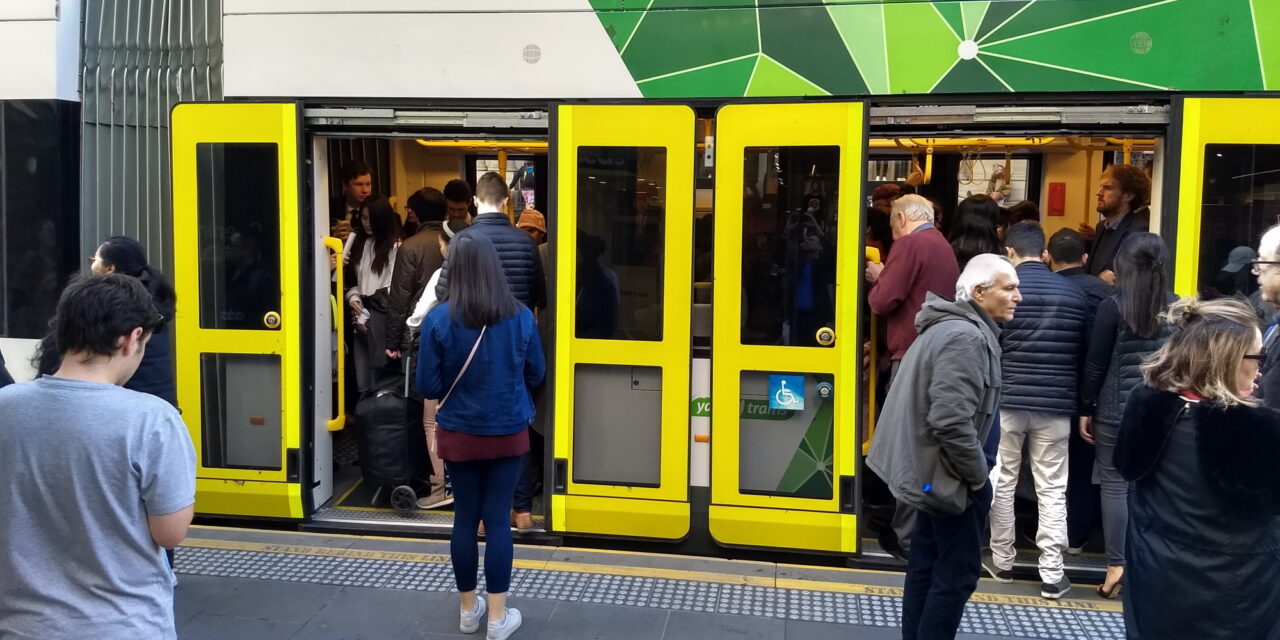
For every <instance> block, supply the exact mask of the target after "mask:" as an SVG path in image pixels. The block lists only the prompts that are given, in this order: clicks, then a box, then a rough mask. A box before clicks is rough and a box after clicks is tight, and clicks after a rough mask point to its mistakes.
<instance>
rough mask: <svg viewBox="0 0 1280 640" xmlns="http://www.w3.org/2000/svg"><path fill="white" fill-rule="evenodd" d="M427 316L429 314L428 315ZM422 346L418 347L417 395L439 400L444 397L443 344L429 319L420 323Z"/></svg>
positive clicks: (437, 330) (434, 325) (438, 332)
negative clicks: (442, 374)
mask: <svg viewBox="0 0 1280 640" xmlns="http://www.w3.org/2000/svg"><path fill="white" fill-rule="evenodd" d="M428 315H429V314H428ZM421 342H422V344H421V345H420V346H419V347H418V372H417V383H418V393H420V394H422V397H424V398H430V399H433V400H439V399H440V398H441V396H443V395H444V392H445V389H444V379H443V377H442V376H441V373H442V372H441V368H443V366H444V344H443V342H442V341H441V336H440V331H439V328H438V327H437V326H436V324H435V323H434V322H431V318H430V317H428V318H426V319H424V320H423V322H422V337H421Z"/></svg>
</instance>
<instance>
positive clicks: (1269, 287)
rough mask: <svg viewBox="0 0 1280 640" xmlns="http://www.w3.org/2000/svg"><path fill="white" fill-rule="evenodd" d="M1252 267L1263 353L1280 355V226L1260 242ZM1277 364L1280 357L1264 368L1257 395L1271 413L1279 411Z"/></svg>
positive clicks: (1267, 232) (1269, 232)
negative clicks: (1260, 319)
mask: <svg viewBox="0 0 1280 640" xmlns="http://www.w3.org/2000/svg"><path fill="white" fill-rule="evenodd" d="M1251 266H1252V267H1253V268H1252V272H1253V275H1254V276H1257V278H1258V290H1257V292H1255V295H1256V296H1257V297H1258V298H1259V300H1257V304H1255V307H1256V308H1260V310H1261V313H1260V314H1259V315H1261V316H1262V327H1263V330H1262V349H1263V351H1265V352H1267V353H1280V347H1277V345H1280V314H1278V313H1277V312H1276V306H1277V305H1280V225H1276V226H1274V227H1271V228H1270V229H1267V230H1266V231H1265V232H1264V233H1263V234H1262V239H1261V240H1259V241H1258V259H1257V260H1255V261H1254V263H1253V265H1251ZM1252 300H1253V299H1252V298H1251V301H1252ZM1277 362H1280V357H1277V358H1271V359H1269V360H1267V361H1266V362H1264V363H1263V364H1262V379H1261V380H1259V381H1258V390H1257V392H1255V393H1254V396H1255V397H1257V398H1260V399H1261V400H1262V402H1263V403H1265V404H1266V405H1267V406H1268V407H1271V408H1272V409H1280V367H1277V366H1276V363H1277Z"/></svg>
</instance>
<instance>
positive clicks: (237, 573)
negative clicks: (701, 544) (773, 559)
mask: <svg viewBox="0 0 1280 640" xmlns="http://www.w3.org/2000/svg"><path fill="white" fill-rule="evenodd" d="M175 564H176V567H177V570H178V572H179V573H186V574H199V575H208V576H220V577H227V578H246V579H253V580H284V581H290V582H309V583H315V584H332V585H342V586H358V587H375V588H384V589H406V590H416V591H439V592H447V591H452V590H453V589H454V578H453V569H452V567H450V566H449V565H448V564H442V563H441V564H433V563H424V562H403V561H396V560H375V559H368V558H348V557H331V556H313V555H298V554H286V553H273V552H266V551H241V550H232V549H206V548H201V547H180V548H179V549H178V550H177V557H176V558H175ZM479 589H480V590H482V591H483V590H484V571H483V569H482V570H481V571H480V576H479ZM511 591H512V594H513V595H514V596H515V597H525V598H543V599H549V600H566V601H579V602H589V603H598V604H618V605H628V606H635V607H653V608H659V609H673V610H678V611H693V612H703V613H722V614H733V615H747V616H758V617H766V618H785V619H791V620H804V621H814V622H831V623H840V624H850V625H863V626H874V627H891V628H892V627H900V626H901V625H902V600H901V599H900V598H895V597H890V596H869V595H855V594H848V593H834V592H827V591H811V590H800V589H781V588H776V587H759V586H748V585H736V584H718V583H714V582H701V581H697V580H675V579H669V578H647V577H633V576H616V575H605V574H590V573H577V572H569V571H548V570H543V569H514V570H512V572H511ZM960 625H961V626H960V630H961V632H964V633H974V634H985V635H990V636H996V637H1005V638H1053V639H1057V640H1119V639H1121V638H1123V637H1124V620H1123V617H1122V615H1121V614H1120V613H1114V612H1107V611H1083V610H1075V609H1065V608H1055V607H1034V606H1001V605H996V604H989V603H976V602H970V603H969V604H967V605H966V606H965V613H964V618H963V620H962V621H961V623H960Z"/></svg>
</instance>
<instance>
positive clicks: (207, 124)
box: [170, 102, 314, 519]
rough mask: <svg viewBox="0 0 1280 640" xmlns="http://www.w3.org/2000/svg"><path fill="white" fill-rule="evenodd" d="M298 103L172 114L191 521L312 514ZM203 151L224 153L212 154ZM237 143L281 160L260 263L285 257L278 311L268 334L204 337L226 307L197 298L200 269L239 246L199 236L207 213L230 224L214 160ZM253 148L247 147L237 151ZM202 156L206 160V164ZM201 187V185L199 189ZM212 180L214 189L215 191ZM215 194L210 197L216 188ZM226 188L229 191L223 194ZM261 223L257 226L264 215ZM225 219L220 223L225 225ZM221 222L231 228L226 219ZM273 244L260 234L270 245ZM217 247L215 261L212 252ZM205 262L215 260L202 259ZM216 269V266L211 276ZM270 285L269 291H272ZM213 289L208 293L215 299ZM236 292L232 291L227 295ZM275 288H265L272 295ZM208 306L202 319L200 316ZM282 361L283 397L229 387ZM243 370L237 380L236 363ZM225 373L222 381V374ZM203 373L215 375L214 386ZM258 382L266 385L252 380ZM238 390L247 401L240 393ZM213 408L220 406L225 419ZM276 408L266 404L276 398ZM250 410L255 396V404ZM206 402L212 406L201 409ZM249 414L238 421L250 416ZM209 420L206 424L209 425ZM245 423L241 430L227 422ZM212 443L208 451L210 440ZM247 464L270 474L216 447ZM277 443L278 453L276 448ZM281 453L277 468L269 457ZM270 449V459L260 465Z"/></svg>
mask: <svg viewBox="0 0 1280 640" xmlns="http://www.w3.org/2000/svg"><path fill="white" fill-rule="evenodd" d="M301 113H302V111H301V105H299V104H298V103H296V102H253V103H182V104H178V105H176V106H175V107H174V108H173V110H172V112H171V114H170V125H171V128H170V134H171V144H172V147H171V154H172V169H171V171H172V188H173V210H174V213H173V244H174V283H175V285H176V288H177V291H178V296H179V305H178V310H177V313H176V317H175V319H174V330H175V334H176V337H177V341H178V342H177V343H178V345H179V346H178V349H177V350H176V352H175V356H174V360H175V364H176V374H177V378H176V380H177V388H178V401H179V406H181V407H182V410H183V419H184V421H185V422H186V424H187V428H188V430H189V431H190V434H191V440H192V443H193V444H194V446H195V450H196V511H197V513H201V514H215V515H234V516H253V517H269V518H288V519H301V518H303V517H305V516H306V515H307V514H306V512H305V509H306V506H307V505H306V504H305V498H304V492H303V490H302V478H304V477H306V476H307V475H309V474H307V473H305V470H304V467H305V466H308V465H309V463H310V460H304V459H303V455H304V454H303V450H304V448H305V440H304V437H303V425H306V424H309V423H310V420H311V419H312V416H311V415H310V414H311V412H310V411H309V410H308V409H307V408H306V407H307V404H306V403H304V401H303V394H304V393H307V392H308V390H307V385H306V384H305V383H304V380H303V376H304V375H305V373H306V371H307V370H308V369H309V367H310V366H311V357H310V355H309V354H308V350H307V349H304V348H303V344H304V340H305V339H306V334H307V333H309V329H308V328H307V324H306V323H305V322H304V317H303V314H304V310H305V309H310V308H311V307H312V306H313V302H314V301H313V300H312V299H311V295H310V294H309V293H308V292H309V289H308V288H306V287H303V286H301V284H302V283H303V282H304V280H303V275H304V273H307V272H309V271H310V269H307V268H305V267H304V265H305V262H304V260H305V259H307V258H309V257H311V252H312V249H311V243H310V242H308V241H307V240H306V238H309V237H310V230H309V229H308V230H306V232H305V233H304V230H303V229H302V227H301V225H302V220H303V217H302V207H303V206H304V204H305V202H306V199H305V198H304V196H303V194H302V188H303V185H304V184H305V178H304V176H303V175H302V166H303V163H302V162H301V159H302V154H303V153H304V150H303V147H302V117H301ZM208 145H223V146H221V147H211V146H208ZM231 145H255V146H261V145H271V146H274V147H275V150H276V162H275V164H276V174H275V176H274V178H275V188H276V198H277V205H278V212H277V213H276V216H275V217H274V219H273V220H272V221H271V222H272V223H275V224H277V225H278V227H277V229H275V232H276V233H275V234H274V235H275V236H277V237H276V238H275V240H276V242H277V243H278V245H277V246H274V247H273V246H263V247H262V251H263V252H264V253H266V252H268V251H275V252H278V254H277V255H278V270H277V271H276V272H275V273H271V272H270V270H266V271H264V273H265V274H266V277H267V278H274V280H275V284H276V285H277V288H278V289H279V292H278V293H279V299H278V304H276V305H272V306H275V307H276V308H274V309H272V310H271V311H270V312H269V313H266V314H265V315H264V316H263V317H262V318H261V319H260V320H258V319H256V318H255V319H254V321H255V323H256V322H259V321H260V322H261V323H262V326H261V327H257V326H255V327H254V328H252V329H250V328H248V326H242V327H235V328H205V327H204V326H202V325H204V324H207V323H209V322H210V318H209V317H203V318H202V315H205V316H207V315H208V314H207V313H206V312H209V313H215V314H216V313H217V312H218V309H219V308H221V307H220V306H219V305H222V304H223V303H222V302H221V301H219V300H213V299H209V297H210V296H215V295H217V293H216V291H210V290H202V288H201V282H202V275H210V274H204V273H203V272H202V270H204V269H226V265H225V262H226V259H227V256H226V253H225V252H224V249H223V247H224V246H225V247H229V246H230V244H229V243H232V240H231V239H230V235H231V234H230V233H229V230H228V229H227V228H226V225H224V224H221V223H219V224H215V225H214V226H213V229H212V230H210V229H208V228H202V224H201V223H202V221H203V220H204V219H205V218H204V217H205V216H207V215H213V216H226V215H227V214H226V211H225V209H227V208H228V205H227V204H219V198H222V199H223V200H224V201H225V202H230V198H229V197H227V196H226V194H227V191H226V189H227V185H226V184H225V183H222V182H220V181H221V180H222V178H221V177H220V176H222V175H223V174H225V173H226V172H227V167H228V166H230V165H231V162H230V161H228V160H227V158H226V157H225V156H219V155H218V153H219V151H221V152H222V153H226V151H228V150H230V147H231ZM241 149H242V150H248V147H241ZM202 157H203V158H204V162H203V163H202ZM202 180H203V181H202ZM211 181H212V184H211ZM210 187H212V188H213V190H212V191H211V190H210ZM218 189H222V191H220V192H219V191H217V190H218ZM260 217H261V216H260ZM219 220H224V219H223V218H219ZM224 221H225V220H224ZM270 235H272V234H265V233H264V234H263V235H262V237H263V239H268V238H269V236H270ZM211 248H212V251H210V249H211ZM202 252H208V253H210V255H203V254H202ZM215 265H217V266H215ZM227 277H228V275H227V272H225V271H224V272H222V273H217V274H212V279H211V280H208V281H207V282H208V283H213V282H217V283H219V284H222V283H223V282H224V280H225V279H226V278H227ZM267 286H268V287H269V286H270V283H269V282H268V283H267ZM217 288H219V287H217V286H210V287H208V288H207V289H217ZM227 290H228V291H230V288H228V289H227ZM268 290H269V289H268ZM206 306H208V308H207V309H206V308H205V307H206ZM264 357H265V358H268V359H269V358H272V357H274V358H275V359H276V360H277V362H278V374H275V375H278V379H279V388H278V390H268V391H267V393H266V395H265V400H262V399H260V404H259V405H258V406H256V407H254V406H252V402H245V400H246V395H250V396H251V395H253V394H254V393H255V392H256V391H257V390H258V389H262V387H261V386H259V387H257V389H250V388H247V387H245V384H246V383H244V382H243V381H242V384H240V385H239V386H236V385H235V384H233V381H232V379H233V378H235V377H242V376H245V375H248V376H250V377H252V376H255V375H258V376H260V375H263V373H264V371H265V372H266V374H265V375H267V379H269V378H270V377H272V373H271V372H270V369H271V367H270V366H267V367H265V368H264V367H262V366H261V365H262V364H263V363H264V362H266V361H265V360H263V358H264ZM237 359H239V360H241V362H240V365H239V367H238V368H236V370H235V371H231V370H230V369H228V368H223V367H228V366H229V364H230V363H232V362H233V361H235V360H237ZM215 372H220V373H215ZM206 373H214V375H217V376H219V377H218V382H217V383H216V384H215V383H213V382H212V381H211V380H206V379H205V374H206ZM256 380H257V381H258V382H261V378H258V379H256ZM237 391H238V392H239V393H240V394H246V395H237ZM218 398H221V402H220V406H221V411H219V405H218V404H215V403H216V402H218V400H217V399H218ZM273 399H274V400H275V402H276V403H278V406H271V404H272V403H271V402H270V400H273ZM250 400H252V398H250ZM206 401H207V402H208V405H209V406H205V405H206ZM246 409H252V410H249V411H248V415H241V414H244V413H245V410H246ZM206 420H209V421H210V422H211V423H216V424H210V425H206V424H204V423H205V421H206ZM236 422H242V423H243V424H232V423H236ZM206 435H209V436H210V437H209V439H210V440H211V442H206V441H205V440H206ZM235 439H240V440H241V442H239V443H236V444H235V445H234V446H235V447H237V450H238V451H240V454H239V455H241V456H243V457H245V458H246V459H248V458H262V460H259V462H266V460H265V458H266V457H270V458H271V460H270V461H269V462H266V463H264V464H237V463H234V462H224V463H221V464H218V463H215V459H216V458H217V456H214V455H213V454H211V451H213V450H214V449H215V447H217V446H218V445H216V444H215V443H214V442H215V441H216V442H221V446H222V447H224V448H226V449H230V448H231V446H232V445H231V444H230V442H231V440H235ZM276 442H278V445H276V444H275V443H276ZM276 446H278V449H279V456H278V458H277V457H275V456H273V455H270V449H272V448H275V447H276ZM261 448H266V450H267V452H268V456H261V454H260V450H261Z"/></svg>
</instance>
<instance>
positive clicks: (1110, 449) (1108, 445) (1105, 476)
mask: <svg viewBox="0 0 1280 640" xmlns="http://www.w3.org/2000/svg"><path fill="white" fill-rule="evenodd" d="M1119 432H1120V427H1118V426H1116V425H1114V424H1107V423H1105V422H1096V421H1095V422H1094V423H1093V441H1094V444H1095V447H1094V451H1095V452H1096V453H1095V461H1096V464H1094V465H1093V481H1094V483H1096V484H1101V485H1102V533H1103V535H1104V537H1105V538H1106V547H1107V564H1113V565H1120V566H1123V565H1124V540H1125V534H1126V532H1127V530H1128V528H1129V482H1128V481H1126V480H1125V479H1124V477H1123V476H1121V475H1120V472H1119V471H1116V468H1115V466H1113V465H1112V464H1111V457H1112V455H1114V454H1115V451H1116V435H1117V434H1118V433H1119Z"/></svg>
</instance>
